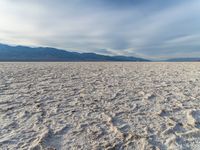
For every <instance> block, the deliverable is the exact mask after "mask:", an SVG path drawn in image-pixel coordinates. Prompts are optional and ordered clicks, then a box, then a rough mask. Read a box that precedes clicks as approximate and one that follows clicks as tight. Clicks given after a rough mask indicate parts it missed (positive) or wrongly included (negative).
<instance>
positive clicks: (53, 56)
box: [0, 44, 149, 61]
mask: <svg viewBox="0 0 200 150" xmlns="http://www.w3.org/2000/svg"><path fill="white" fill-rule="evenodd" d="M0 61H149V60H147V59H143V58H137V57H126V56H106V55H99V54H95V53H77V52H69V51H65V50H60V49H56V48H50V47H37V48H32V47H27V46H9V45H5V44H0Z"/></svg>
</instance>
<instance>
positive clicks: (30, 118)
mask: <svg viewBox="0 0 200 150" xmlns="http://www.w3.org/2000/svg"><path fill="white" fill-rule="evenodd" d="M0 149H3V150H4V149H5V150H7V149H11V150H13V149H33V150H39V149H49V150H53V149H57V150H66V149H77V150H79V149H86V150H91V149H110V150H111V149H112V150H114V149H130V150H132V149H136V150H141V149H145V150H149V149H163V150H165V149H200V63H118V62H115V63H0Z"/></svg>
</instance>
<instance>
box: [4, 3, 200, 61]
mask: <svg viewBox="0 0 200 150" xmlns="http://www.w3.org/2000/svg"><path fill="white" fill-rule="evenodd" d="M0 18H1V19H0V43H4V44H11V45H26V46H34V47H35V46H36V47H37V46H48V47H56V48H62V49H65V50H70V51H76V52H94V53H98V54H106V55H127V56H139V57H144V58H150V59H166V58H174V57H198V56H199V57H200V1H199V0H165V1H164V0H1V1H0Z"/></svg>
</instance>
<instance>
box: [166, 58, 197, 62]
mask: <svg viewBox="0 0 200 150" xmlns="http://www.w3.org/2000/svg"><path fill="white" fill-rule="evenodd" d="M166 61H168V62H194V61H200V58H172V59H168V60H166Z"/></svg>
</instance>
